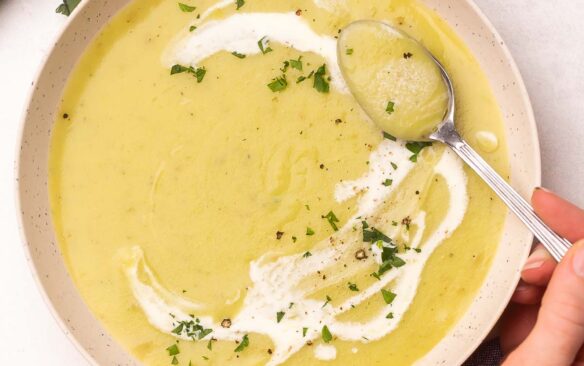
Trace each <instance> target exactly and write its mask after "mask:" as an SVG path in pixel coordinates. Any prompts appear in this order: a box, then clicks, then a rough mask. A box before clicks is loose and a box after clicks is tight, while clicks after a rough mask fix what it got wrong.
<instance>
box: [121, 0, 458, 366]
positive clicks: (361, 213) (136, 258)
mask: <svg viewBox="0 0 584 366" xmlns="http://www.w3.org/2000/svg"><path fill="white" fill-rule="evenodd" d="M224 3H225V4H227V2H222V3H219V4H217V5H216V8H215V9H218V8H220V7H221V6H224V5H221V4H224ZM229 4H230V5H231V4H232V2H231V1H229ZM208 14H210V12H209V11H208V12H207V13H205V14H204V15H203V18H205V17H207V15H208ZM263 36H268V37H269V38H270V39H271V40H272V41H276V42H279V43H282V44H284V45H286V46H289V47H294V48H296V49H298V50H300V51H311V52H316V53H318V54H321V55H322V56H323V57H324V58H325V59H326V61H327V64H328V66H329V70H331V75H332V77H333V83H334V85H335V86H336V88H337V89H338V90H339V91H343V92H346V86H345V84H344V82H343V80H342V78H341V76H340V71H339V70H338V66H337V62H336V49H335V48H336V43H335V40H334V39H332V38H331V37H327V36H320V35H318V34H316V33H314V32H313V31H312V30H311V29H310V27H309V26H308V25H307V24H306V23H305V22H304V21H302V20H301V19H299V18H298V17H297V16H295V15H294V13H286V14H271V13H270V14H268V13H261V14H260V13H258V14H253V13H247V14H245V13H242V14H236V15H232V16H230V17H228V18H226V19H223V20H219V21H209V22H207V23H205V24H203V25H202V26H200V27H199V28H198V29H197V31H196V32H193V34H189V35H182V36H181V37H180V38H179V39H178V41H177V43H176V44H174V45H173V46H172V47H171V48H169V51H168V52H167V54H166V56H165V62H166V65H167V66H168V65H171V64H174V63H182V64H190V65H193V66H195V65H196V64H197V63H198V62H200V61H201V60H203V59H205V58H207V57H209V56H210V55H212V54H214V53H216V52H219V51H223V50H225V51H230V52H232V51H237V52H242V53H247V54H252V53H258V52H259V49H258V47H257V41H258V40H259V39H260V38H261V37H263ZM410 155H411V154H410V153H409V152H408V151H407V150H406V149H405V148H404V145H403V143H401V142H393V141H390V140H384V141H383V142H382V143H381V144H380V145H379V146H378V148H377V149H376V150H375V151H374V152H373V153H372V154H371V156H370V165H369V171H368V172H367V173H366V174H365V175H363V176H362V177H361V178H359V179H356V180H354V181H349V182H343V183H340V184H338V186H337V187H336V190H335V192H334V194H335V198H336V200H337V201H339V202H341V201H344V200H347V199H350V198H351V197H354V196H357V197H358V208H357V213H356V214H355V215H354V217H352V218H351V219H349V220H348V222H347V223H346V224H345V225H344V226H343V227H342V228H340V230H339V231H338V232H336V233H335V234H334V235H332V237H331V238H326V239H325V240H323V241H322V242H321V243H319V244H318V245H317V246H315V248H314V250H311V253H312V256H311V257H308V258H303V257H302V253H298V254H294V255H288V256H282V257H277V258H276V259H273V256H271V255H270V253H268V254H266V255H264V256H262V257H260V258H258V259H257V260H254V261H252V262H251V263H250V269H249V277H250V279H251V281H252V285H251V286H250V287H249V288H248V290H247V291H246V292H245V298H244V300H243V305H242V308H241V310H240V312H239V314H237V315H235V316H234V317H233V318H232V325H231V327H230V328H223V327H221V326H220V325H219V323H218V321H220V320H219V319H213V318H212V317H211V316H209V315H207V312H206V309H205V306H203V305H202V304H199V303H195V302H191V301H188V300H186V299H184V298H183V297H181V296H179V295H177V294H174V293H172V292H170V291H168V290H166V289H165V288H164V287H163V286H161V285H160V284H159V283H158V281H157V279H156V277H155V276H154V274H153V272H152V271H151V270H150V268H149V267H148V265H147V263H146V260H145V258H144V253H143V252H142V250H141V248H140V247H138V246H136V247H133V248H131V250H130V251H129V252H128V253H127V254H126V255H125V258H126V259H125V265H124V268H125V272H126V275H127V277H128V279H129V282H130V287H131V289H132V292H133V295H134V297H135V298H136V300H137V302H138V304H139V305H140V307H141V308H142V310H143V312H144V313H145V315H146V317H147V319H148V321H149V322H150V323H151V324H152V325H153V326H154V327H156V328H157V329H159V330H160V331H161V332H164V333H167V334H171V335H173V336H175V337H177V338H181V339H184V340H190V338H188V337H186V336H185V335H176V334H173V333H171V331H172V329H173V328H174V327H175V326H176V321H180V320H190V319H191V317H190V316H189V314H194V315H195V316H196V317H197V318H198V319H199V320H200V323H201V325H203V326H204V327H205V328H210V329H212V333H211V335H210V336H209V337H211V336H212V337H213V338H215V339H218V340H230V341H233V340H239V339H241V338H242V336H243V335H244V334H248V333H259V334H264V335H266V336H268V337H270V339H271V340H272V342H273V345H274V351H273V353H272V356H271V359H270V360H269V361H268V363H267V365H271V366H274V365H279V364H281V363H282V362H284V361H286V360H287V359H288V358H289V357H290V356H291V355H293V354H294V353H295V352H297V351H298V350H300V349H301V348H302V347H303V346H304V345H305V344H306V342H307V341H315V342H316V341H317V340H318V339H320V336H321V329H322V326H323V325H325V324H326V325H327V326H328V327H329V329H330V331H331V333H332V334H333V335H334V337H336V338H338V339H341V340H345V341H355V342H363V343H367V342H371V341H374V340H378V339H380V338H383V337H384V336H386V335H387V334H389V333H390V332H392V331H393V330H394V329H395V328H396V327H397V326H398V324H399V323H400V321H401V319H402V316H403V314H404V313H405V312H406V311H407V309H408V307H409V306H410V304H411V302H412V300H413V298H414V296H415V294H416V291H417V287H418V283H419V280H420V275H421V272H422V270H423V268H424V265H425V263H426V261H427V260H428V258H429V257H430V256H431V255H432V253H433V251H434V250H435V249H436V248H437V247H438V246H439V245H440V244H441V243H442V242H443V241H444V240H445V239H446V238H448V237H449V236H450V235H451V234H452V232H454V230H456V228H457V227H458V226H459V225H460V223H461V222H462V219H463V217H464V215H465V212H466V208H467V204H468V197H467V190H466V183H467V179H466V176H465V173H464V171H463V169H462V163H461V161H460V160H458V159H457V158H456V157H455V156H454V154H453V153H452V152H450V151H448V150H446V151H445V152H444V154H443V155H442V157H441V158H440V160H439V161H438V163H437V164H436V165H435V166H434V174H437V175H441V176H442V177H443V178H444V180H445V182H446V184H447V186H448V191H449V197H448V200H449V205H448V207H449V208H448V211H447V213H446V215H445V217H444V219H443V220H442V222H441V223H440V224H439V226H438V229H436V230H435V231H434V232H433V233H425V231H426V227H425V217H426V213H425V212H423V211H420V212H418V213H417V214H416V216H415V217H413V218H412V219H413V220H412V224H413V225H416V227H417V230H416V234H415V235H414V237H413V238H408V245H409V246H410V247H412V248H422V251H421V253H416V252H415V251H413V250H410V251H407V252H404V253H400V258H402V259H403V260H404V261H405V262H406V265H404V266H403V267H400V268H394V269H392V270H390V271H388V272H386V273H385V274H383V275H382V276H381V279H380V281H376V282H374V283H373V284H372V285H371V286H369V287H368V288H362V289H361V291H359V292H356V293H355V294H354V295H353V296H352V297H350V298H348V299H346V300H345V301H344V303H342V304H340V305H337V306H330V305H329V306H326V307H323V302H322V301H321V300H320V299H319V300H315V299H312V298H309V297H308V296H307V294H306V291H307V289H306V288H305V287H303V286H306V285H305V284H303V281H305V280H306V279H307V278H308V277H311V276H315V275H316V273H317V271H324V270H326V269H327V268H329V267H332V266H334V265H335V263H336V261H337V260H338V259H339V258H341V257H342V256H344V255H352V253H354V252H353V251H352V250H353V248H354V247H355V246H356V245H358V246H361V245H362V239H361V238H360V237H358V236H355V235H352V232H353V227H354V226H356V225H358V224H359V223H360V217H375V216H376V215H379V214H381V213H380V212H378V211H379V210H380V207H381V205H382V203H383V201H384V200H386V199H387V198H388V197H389V196H390V195H391V194H392V192H393V191H394V190H395V189H397V187H398V186H399V185H400V184H401V182H403V181H404V180H405V178H406V177H407V176H408V174H409V173H410V172H411V171H412V169H413V167H414V166H415V165H414V164H413V163H412V162H410V161H409V159H408V158H409V156H410ZM420 159H423V158H422V157H421V158H420ZM392 161H393V162H395V163H396V164H397V165H398V168H397V169H394V168H393V167H392V166H391V164H390V162H392ZM385 179H392V180H393V184H392V185H391V186H389V187H386V186H384V185H382V184H380V182H382V181H384V180H385ZM380 229H381V228H380ZM383 229H384V232H386V233H387V235H388V236H390V237H396V236H397V235H398V234H400V231H399V230H400V228H395V229H391V227H388V228H383ZM424 234H426V235H425V237H427V238H428V239H427V240H425V241H424V242H423V243H422V242H421V239H422V237H423V236H424ZM339 238H342V239H343V240H337V241H336V242H337V244H336V245H334V246H331V245H330V240H336V239H339ZM375 261H377V262H379V261H380V258H379V255H375V252H374V255H372V256H370V258H369V259H367V262H368V263H369V264H371V263H374V262H375ZM338 276H341V277H339V280H342V281H344V282H347V281H348V280H350V278H344V277H342V276H343V274H342V273H340V274H338ZM193 280H195V281H196V279H193ZM390 283H391V284H392V291H393V292H395V293H397V294H398V296H397V297H396V299H395V301H394V302H393V303H392V304H390V305H387V306H385V307H384V308H383V309H382V311H380V312H379V313H378V314H376V315H374V316H373V317H372V318H370V319H368V320H367V321H366V322H350V321H340V320H338V319H337V317H338V316H339V315H341V314H343V313H345V312H347V311H349V310H350V309H351V306H355V307H356V306H358V305H359V304H361V303H363V302H364V301H367V300H368V299H370V298H371V297H373V296H379V292H380V290H381V289H382V288H387V286H388V285H389V284H390ZM315 286H316V287H318V286H319V285H315ZM321 286H324V285H321ZM310 290H314V288H311V289H310ZM194 296H195V297H196V295H194ZM290 303H294V306H293V307H292V308H289V304H290ZM282 310H285V311H286V314H285V316H284V318H283V319H282V320H281V321H280V322H279V323H278V322H277V321H276V318H275V314H276V313H277V312H278V311H282ZM389 311H391V312H392V313H393V314H394V317H393V319H386V315H387V313H388V312H389ZM169 314H173V316H174V317H171V316H169ZM303 327H307V328H308V331H307V333H306V335H305V336H303V334H302V329H303ZM363 337H366V339H365V338H363ZM353 352H356V348H354V350H353ZM314 353H315V357H317V358H319V359H322V360H332V359H334V358H335V357H336V348H335V347H334V346H332V345H323V344H318V345H317V347H316V348H315V351H314Z"/></svg>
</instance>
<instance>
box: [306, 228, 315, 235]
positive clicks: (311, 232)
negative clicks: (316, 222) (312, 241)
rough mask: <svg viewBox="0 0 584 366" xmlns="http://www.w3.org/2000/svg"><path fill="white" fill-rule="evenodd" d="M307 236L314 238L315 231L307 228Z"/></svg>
mask: <svg viewBox="0 0 584 366" xmlns="http://www.w3.org/2000/svg"><path fill="white" fill-rule="evenodd" d="M306 235H307V236H312V235H314V230H312V229H311V228H309V227H307V228H306Z"/></svg>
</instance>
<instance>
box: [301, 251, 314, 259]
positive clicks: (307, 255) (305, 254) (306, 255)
mask: <svg viewBox="0 0 584 366" xmlns="http://www.w3.org/2000/svg"><path fill="white" fill-rule="evenodd" d="M308 257H312V253H310V252H306V253H304V254H302V258H308Z"/></svg>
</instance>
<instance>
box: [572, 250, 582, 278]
mask: <svg viewBox="0 0 584 366" xmlns="http://www.w3.org/2000/svg"><path fill="white" fill-rule="evenodd" d="M572 267H573V268H574V272H575V273H576V274H577V275H578V276H579V277H582V278H584V247H582V246H581V247H580V248H578V251H577V252H576V254H575V255H574V259H572Z"/></svg>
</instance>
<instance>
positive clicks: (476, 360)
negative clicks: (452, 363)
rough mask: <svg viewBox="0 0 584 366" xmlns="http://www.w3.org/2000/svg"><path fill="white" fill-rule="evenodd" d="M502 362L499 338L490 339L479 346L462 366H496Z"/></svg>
mask: <svg viewBox="0 0 584 366" xmlns="http://www.w3.org/2000/svg"><path fill="white" fill-rule="evenodd" d="M502 361H503V352H502V351H501V345H500V344H499V338H495V339H492V340H490V341H488V342H485V343H483V344H481V346H480V347H479V348H478V349H477V350H476V351H475V353H473V354H472V355H471V356H470V357H469V358H468V360H466V362H465V363H463V364H462V365H463V366H498V365H500V364H501V362H502Z"/></svg>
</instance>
